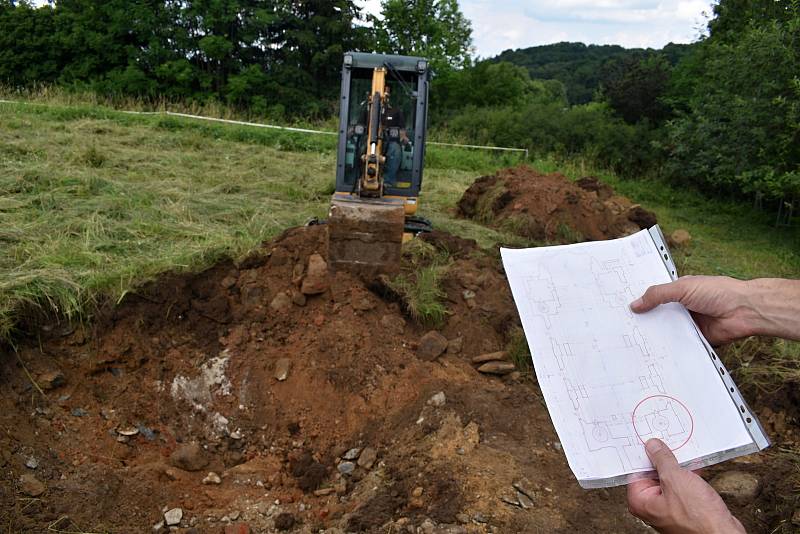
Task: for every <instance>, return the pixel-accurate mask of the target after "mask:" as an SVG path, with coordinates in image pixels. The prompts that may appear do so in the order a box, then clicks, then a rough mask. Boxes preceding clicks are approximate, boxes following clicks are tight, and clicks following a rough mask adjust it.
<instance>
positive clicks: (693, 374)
mask: <svg viewBox="0 0 800 534" xmlns="http://www.w3.org/2000/svg"><path fill="white" fill-rule="evenodd" d="M659 235H660V234H659ZM501 252H502V257H503V264H504V266H505V270H506V274H507V276H508V280H509V283H510V285H511V290H512V293H513V295H514V300H515V302H516V304H517V308H518V309H519V313H520V317H521V319H522V325H523V328H524V330H525V335H526V337H527V340H528V344H529V346H530V349H531V352H532V354H533V364H534V368H535V371H536V377H537V380H538V382H539V385H540V387H541V390H542V393H543V395H544V398H545V401H546V403H547V408H548V410H549V412H550V416H551V418H552V420H553V424H554V426H555V428H556V431H557V433H558V436H559V439H560V440H561V444H562V446H563V449H564V452H565V454H566V456H567V460H568V462H569V465H570V467H571V468H572V471H573V473H574V474H575V476H576V477H577V478H578V481H579V482H580V483H581V485H582V486H584V487H605V486H613V485H619V484H624V483H627V482H628V481H629V480H631V479H632V478H639V477H641V476H647V475H643V474H645V473H650V474H652V465H651V464H650V461H649V460H648V458H647V455H646V454H645V450H644V442H645V441H647V440H648V439H649V438H652V437H657V438H660V439H662V440H663V441H664V442H666V443H667V444H668V445H669V446H670V448H672V450H673V451H674V453H675V455H676V456H677V458H678V461H679V462H681V463H682V464H691V465H693V466H700V465H708V464H710V463H716V462H718V461H721V460H724V459H727V458H731V457H734V456H737V455H741V454H745V453H750V452H754V451H756V450H759V449H760V448H762V447H763V446H766V444H768V441H767V440H766V437H764V436H759V437H758V439H755V438H754V437H753V435H752V433H753V432H754V429H755V432H761V430H760V427H759V426H758V423H757V422H755V421H751V420H750V417H752V418H754V417H755V416H752V414H750V412H749V409H746V408H745V406H744V405H742V406H741V408H740V406H739V403H738V402H737V399H736V398H734V397H733V396H732V393H731V391H734V389H735V386H734V385H733V384H732V382H731V381H730V377H727V376H725V375H726V373H725V371H724V368H723V367H722V366H721V364H719V363H718V360H717V359H716V355H713V352H709V351H710V347H708V348H707V346H706V345H705V340H704V339H703V338H702V336H701V335H700V334H699V332H698V331H697V329H696V327H695V325H694V323H693V321H692V319H691V316H690V315H689V313H688V312H687V311H686V309H685V308H684V307H683V306H681V305H680V304H668V305H664V306H660V307H658V308H657V309H655V310H653V311H651V312H648V313H646V314H641V315H639V314H634V313H633V312H631V311H630V308H629V304H630V302H632V301H633V300H635V299H636V298H638V297H639V296H641V295H642V294H643V293H644V291H645V290H646V289H647V288H648V287H649V286H651V285H654V284H660V283H666V282H669V281H671V277H670V273H669V272H668V270H667V267H665V264H664V262H663V261H662V253H661V252H659V247H658V246H657V245H656V244H655V243H654V241H653V237H652V236H651V234H650V233H648V232H647V231H646V230H643V231H641V232H639V233H637V234H634V235H632V236H628V237H625V238H622V239H616V240H611V241H600V242H593V243H580V244H576V245H566V246H559V247H540V248H532V249H523V250H515V249H502V250H501ZM712 355H713V356H712ZM728 386H730V390H731V391H729V387H728ZM736 394H738V390H736ZM742 402H743V401H742ZM745 412H746V413H747V416H748V418H747V421H750V425H748V423H747V422H746V421H745V419H744V418H743V417H742V414H743V413H745ZM757 442H758V443H760V445H759V444H757ZM637 474H638V475H637ZM632 475H633V477H632Z"/></svg>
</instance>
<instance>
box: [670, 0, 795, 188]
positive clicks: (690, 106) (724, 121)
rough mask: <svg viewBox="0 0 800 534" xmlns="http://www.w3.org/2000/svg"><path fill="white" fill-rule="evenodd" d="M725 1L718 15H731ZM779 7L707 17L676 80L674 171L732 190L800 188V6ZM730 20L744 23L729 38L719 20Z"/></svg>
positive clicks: (672, 140) (727, 24)
mask: <svg viewBox="0 0 800 534" xmlns="http://www.w3.org/2000/svg"><path fill="white" fill-rule="evenodd" d="M734 3H736V2H721V3H720V6H721V7H723V8H726V9H727V7H728V6H730V5H732V4H734ZM794 4H795V6H797V4H798V2H794ZM726 9H722V10H720V15H719V16H720V17H731V16H733V15H732V14H731V13H728V12H727V11H726ZM780 13H781V16H780V17H779V18H775V19H773V20H770V21H768V22H766V23H765V22H763V20H762V18H761V16H760V15H759V16H758V17H756V18H754V19H752V20H751V21H750V22H749V23H746V24H744V25H743V24H742V23H741V21H738V20H733V19H730V18H729V19H728V20H724V19H723V20H722V21H721V23H722V22H724V23H725V25H721V24H720V25H717V24H714V23H712V24H711V25H710V26H711V28H712V33H711V35H710V37H709V38H708V39H707V40H706V41H705V42H704V43H703V47H702V54H701V55H700V56H699V58H700V59H701V60H702V62H701V63H700V62H699V61H698V60H697V59H695V60H693V63H692V65H691V66H692V71H691V75H692V78H691V80H692V83H691V84H686V83H683V84H682V85H681V87H680V88H681V91H682V95H681V96H682V98H684V99H685V102H684V105H683V110H682V111H681V112H680V115H679V116H678V118H677V119H676V120H674V121H671V122H670V123H669V125H668V128H667V135H668V138H667V141H666V143H665V147H666V149H667V153H668V155H669V161H668V165H669V169H670V170H671V171H672V173H673V174H674V175H675V176H676V177H680V178H681V179H683V180H687V181H691V182H694V183H699V184H700V185H702V186H704V187H705V188H707V189H710V190H714V191H724V192H730V193H735V194H741V193H751V192H754V191H757V192H761V193H763V194H766V195H768V196H772V197H776V198H780V197H781V196H784V195H787V196H792V195H796V194H800V78H798V74H797V73H798V72H800V48H798V46H797V43H798V42H800V10H798V9H797V7H795V11H794V14H793V16H792V17H789V18H788V19H785V17H784V14H785V13H784V12H783V11H781V12H780ZM734 22H735V23H736V24H735V26H736V27H737V28H742V29H741V30H740V31H739V34H738V36H737V37H736V39H732V40H731V39H729V34H728V33H727V32H726V31H725V30H718V28H730V27H732V25H733V23H734ZM718 31H722V33H721V34H719V35H718V34H717V33H716V32H718ZM685 79H686V78H685V77H683V80H684V81H685Z"/></svg>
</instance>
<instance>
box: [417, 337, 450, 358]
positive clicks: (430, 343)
mask: <svg viewBox="0 0 800 534" xmlns="http://www.w3.org/2000/svg"><path fill="white" fill-rule="evenodd" d="M445 349H447V338H446V337H444V336H443V335H442V334H440V333H439V332H437V331H436V330H431V331H430V332H428V333H427V334H425V335H424V336H422V337H421V338H420V340H419V348H418V349H417V356H418V357H419V358H420V359H421V360H425V361H433V360H435V359H436V358H438V357H439V356H441V354H442V353H443V352H444V351H445Z"/></svg>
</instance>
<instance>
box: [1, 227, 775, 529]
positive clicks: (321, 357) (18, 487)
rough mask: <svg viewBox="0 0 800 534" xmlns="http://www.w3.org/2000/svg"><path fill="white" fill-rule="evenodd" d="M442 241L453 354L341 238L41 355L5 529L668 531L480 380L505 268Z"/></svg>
mask: <svg viewBox="0 0 800 534" xmlns="http://www.w3.org/2000/svg"><path fill="white" fill-rule="evenodd" d="M426 240H428V242H429V243H430V244H432V245H433V246H435V247H437V248H439V249H441V250H447V251H448V254H449V256H450V258H452V263H451V264H450V265H449V267H448V269H447V272H446V273H445V274H444V278H443V287H442V289H443V291H444V293H445V294H446V297H445V300H446V303H447V307H448V311H449V314H448V316H447V319H446V321H445V323H444V324H443V325H441V327H440V328H439V329H438V333H439V334H440V335H441V336H443V337H444V338H445V339H446V340H447V345H446V347H447V348H446V350H445V352H444V353H443V354H441V355H439V356H437V357H434V358H432V359H429V358H427V357H426V358H422V357H421V356H420V354H418V347H419V341H420V339H421V338H422V337H423V336H425V335H426V334H429V329H428V328H423V327H422V326H420V325H418V324H415V323H414V322H413V321H411V320H410V319H409V318H408V317H406V316H404V315H403V312H402V310H401V306H400V305H399V304H398V302H395V301H393V300H392V296H391V292H390V291H387V290H386V288H385V287H383V286H381V285H380V284H375V285H370V286H367V285H365V284H364V283H363V282H361V281H360V280H358V279H356V278H353V277H351V276H349V275H347V274H346V273H335V274H334V273H330V272H328V271H326V270H325V269H324V268H323V264H324V262H325V249H326V247H325V228H324V227H321V226H317V227H309V228H297V229H293V230H290V231H288V232H286V233H285V234H284V235H283V236H281V237H280V238H278V239H276V240H275V241H273V242H271V243H267V244H265V246H264V248H263V249H262V250H261V251H260V252H259V253H257V254H254V255H253V256H252V257H251V258H249V259H247V260H245V261H244V262H241V263H239V264H234V263H231V262H226V263H222V264H220V265H218V266H216V267H214V268H213V269H210V270H208V271H206V272H203V273H200V274H197V275H173V276H167V277H164V278H162V279H161V280H159V281H157V282H155V283H153V284H150V285H149V286H147V287H145V288H143V289H142V290H140V291H138V292H137V293H135V294H130V295H128V296H127V297H126V298H125V300H124V301H123V303H122V304H121V305H120V306H117V307H114V308H110V309H108V310H105V311H104V312H103V313H102V314H101V316H100V317H99V318H98V320H97V321H96V322H95V323H94V324H93V326H92V327H91V328H89V327H81V326H77V327H74V328H73V327H68V328H65V327H64V325H50V327H48V328H45V329H43V331H42V336H41V337H40V338H38V339H29V340H23V342H22V343H21V344H20V345H19V348H18V350H19V352H18V353H17V354H16V355H15V354H14V353H12V352H7V353H6V354H4V356H3V358H2V361H0V381H1V382H2V384H3V395H0V424H1V425H2V428H3V433H2V434H1V435H0V451H2V456H0V464H1V465H2V466H3V470H2V474H1V475H0V480H2V484H1V485H0V503H2V508H3V525H4V527H6V528H8V529H9V530H10V531H13V532H40V531H47V530H48V529H49V530H53V531H74V532H89V531H91V532H101V531H102V532H126V533H128V532H143V533H144V532H148V533H152V532H166V531H167V528H168V527H172V529H173V530H174V531H177V532H185V533H189V532H201V533H205V532H212V533H222V532H226V533H228V532H302V533H311V532H327V533H329V534H334V533H344V532H426V533H427V532H434V533H478V532H502V533H505V532H509V533H510V532H649V530H648V529H647V528H645V527H644V526H643V525H642V524H641V523H640V522H638V521H637V520H635V519H633V518H632V517H631V516H630V515H629V514H628V513H627V511H626V505H625V498H624V492H625V490H624V488H615V489H612V490H597V491H589V492H587V491H584V490H582V489H581V488H580V487H579V486H578V484H577V483H576V482H575V480H574V478H573V477H572V475H571V473H570V471H569V468H568V466H567V464H566V460H565V457H564V454H563V452H562V451H561V446H560V444H559V443H558V442H557V437H556V435H555V433H554V430H553V427H552V425H551V422H550V419H549V416H548V414H547V411H546V410H545V408H544V405H543V402H542V399H541V393H540V392H539V390H538V388H537V386H536V384H535V381H534V380H533V377H531V376H529V375H522V376H520V375H519V374H518V373H511V374H508V375H505V376H503V377H495V376H488V375H483V374H480V373H479V372H478V371H477V370H476V365H474V364H473V363H472V359H473V358H474V357H476V356H479V355H482V354H485V353H496V352H498V351H501V350H503V349H505V348H507V347H508V346H509V342H510V339H511V337H512V336H513V335H514V333H515V332H518V328H519V319H518V316H517V314H516V310H515V308H514V305H513V301H512V298H511V294H510V291H509V288H508V285H507V282H506V280H505V278H504V276H503V274H502V270H501V268H500V265H499V264H498V263H497V259H496V258H494V257H492V256H491V255H489V254H483V253H481V252H480V251H479V250H477V249H476V247H475V244H474V242H471V241H468V240H463V239H459V238H456V237H454V236H449V235H447V234H444V233H434V234H431V235H428V236H426ZM309 267H310V268H309ZM412 268H413V266H412V265H405V266H404V270H405V271H408V270H409V269H412ZM759 458H760V457H759ZM746 469H748V470H750V471H751V472H755V473H757V475H758V476H760V477H762V478H765V477H767V476H769V475H768V473H770V472H775V473H778V475H777V476H778V477H780V476H783V475H781V473H785V471H781V470H780V469H777V468H776V464H775V463H774V462H773V463H764V464H763V465H756V464H753V465H749V466H746ZM710 472H711V474H712V475H713V474H714V471H713V470H710ZM770 480H772V479H770ZM774 480H780V478H775V479H774ZM770 484H771V483H767V482H765V484H764V488H765V489H764V490H762V493H761V495H760V496H759V499H760V501H759V502H764V503H766V502H770V499H774V495H775V492H778V491H784V488H785V485H784V486H779V485H776V486H771V485H770ZM518 488H523V489H524V493H525V494H526V495H524V496H520V493H519V490H518ZM762 508H765V506H762ZM745 509H749V510H751V513H750V515H749V516H742V519H743V520H744V521H745V523H746V524H748V525H749V526H755V527H758V528H757V529H760V527H761V526H763V525H761V524H760V523H757V522H756V520H757V519H758V517H756V515H754V514H755V512H754V511H752V510H754V509H755V508H752V509H751V508H746V507H744V508H742V509H741V510H745ZM765 509H766V508H765ZM741 510H740V511H741ZM587 511H591V512H590V513H589V512H587Z"/></svg>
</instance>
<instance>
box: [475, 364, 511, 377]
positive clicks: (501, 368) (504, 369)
mask: <svg viewBox="0 0 800 534" xmlns="http://www.w3.org/2000/svg"><path fill="white" fill-rule="evenodd" d="M514 369H516V367H515V366H514V364H513V363H511V362H489V363H485V364H483V365H481V366H480V367H478V371H479V372H481V373H484V374H487V375H507V374H509V373H513V372H514Z"/></svg>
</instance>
